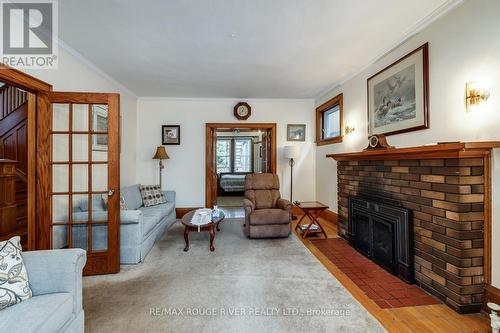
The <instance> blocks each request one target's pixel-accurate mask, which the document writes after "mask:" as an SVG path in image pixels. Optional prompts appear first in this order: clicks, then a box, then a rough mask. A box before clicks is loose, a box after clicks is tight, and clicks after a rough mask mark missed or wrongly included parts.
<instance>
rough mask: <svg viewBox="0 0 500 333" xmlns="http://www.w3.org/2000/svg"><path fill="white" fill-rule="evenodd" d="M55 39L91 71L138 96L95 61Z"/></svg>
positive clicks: (59, 39) (126, 91)
mask: <svg viewBox="0 0 500 333" xmlns="http://www.w3.org/2000/svg"><path fill="white" fill-rule="evenodd" d="M57 41H58V43H59V47H61V48H63V49H64V50H65V51H66V52H68V53H69V54H70V55H72V56H73V57H75V58H76V59H77V60H78V61H80V62H81V63H82V64H84V65H85V66H87V67H88V68H89V69H91V70H92V71H94V72H96V73H97V74H98V75H99V76H102V77H103V78H104V79H106V80H108V81H109V82H111V83H113V84H114V85H116V86H118V87H119V88H120V89H121V90H122V91H123V92H125V93H127V94H129V95H132V96H133V97H135V98H138V96H137V95H136V94H135V93H134V92H133V91H132V90H130V89H129V88H127V87H125V86H124V85H123V84H122V83H120V82H118V81H117V80H116V79H115V78H113V77H112V76H110V75H109V74H107V73H106V72H105V71H103V70H102V69H101V68H100V67H99V66H97V65H96V64H95V63H93V62H92V61H90V60H89V59H87V58H86V57H85V56H83V55H82V54H81V53H80V52H78V51H77V50H75V49H74V48H72V47H71V46H69V45H68V44H67V43H66V42H64V41H63V40H62V39H61V38H59V37H58V38H57Z"/></svg>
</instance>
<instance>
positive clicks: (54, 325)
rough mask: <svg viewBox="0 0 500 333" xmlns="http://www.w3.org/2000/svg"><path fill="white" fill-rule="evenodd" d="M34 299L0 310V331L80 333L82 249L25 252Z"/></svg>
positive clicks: (81, 326) (81, 321)
mask: <svg viewBox="0 0 500 333" xmlns="http://www.w3.org/2000/svg"><path fill="white" fill-rule="evenodd" d="M23 259H24V261H25V264H26V269H27V271H28V279H29V282H30V286H31V290H32V292H33V297H32V298H30V299H28V300H26V301H22V302H21V303H18V304H16V305H13V306H10V307H8V308H6V309H4V310H2V311H0V332H23V333H30V332H37V333H45V332H74V333H76V332H78V333H83V328H84V312H83V308H82V270H83V267H84V266H85V262H86V260H87V257H86V254H85V251H84V250H82V249H67V250H46V251H32V252H24V253H23Z"/></svg>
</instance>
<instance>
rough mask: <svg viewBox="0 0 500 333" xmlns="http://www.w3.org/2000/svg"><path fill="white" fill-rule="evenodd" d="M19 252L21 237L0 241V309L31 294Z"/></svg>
mask: <svg viewBox="0 0 500 333" xmlns="http://www.w3.org/2000/svg"><path fill="white" fill-rule="evenodd" d="M21 253H22V249H21V237H19V236H15V237H12V238H11V239H9V240H7V241H3V242H0V310H3V309H5V308H7V307H8V306H11V305H14V304H17V303H19V302H21V301H24V300H27V299H29V298H31V296H32V293H31V288H30V284H29V282H28V272H27V271H26V267H25V266H24V261H23V257H22V256H21Z"/></svg>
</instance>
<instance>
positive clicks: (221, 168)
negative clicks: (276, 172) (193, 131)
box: [216, 138, 253, 173]
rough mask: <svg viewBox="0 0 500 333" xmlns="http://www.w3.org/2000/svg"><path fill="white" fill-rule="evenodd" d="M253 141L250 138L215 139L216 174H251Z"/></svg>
mask: <svg viewBox="0 0 500 333" xmlns="http://www.w3.org/2000/svg"><path fill="white" fill-rule="evenodd" d="M252 148H253V141H252V139H251V138H218V139H217V152H216V153H217V155H216V162H217V173H221V172H252V171H253V152H252V151H253V149H252Z"/></svg>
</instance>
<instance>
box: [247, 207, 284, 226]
mask: <svg viewBox="0 0 500 333" xmlns="http://www.w3.org/2000/svg"><path fill="white" fill-rule="evenodd" d="M286 223H290V214H289V213H288V212H287V211H285V210H282V209H277V208H271V209H257V210H255V211H253V212H252V213H251V214H250V224H251V225H263V224H286Z"/></svg>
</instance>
